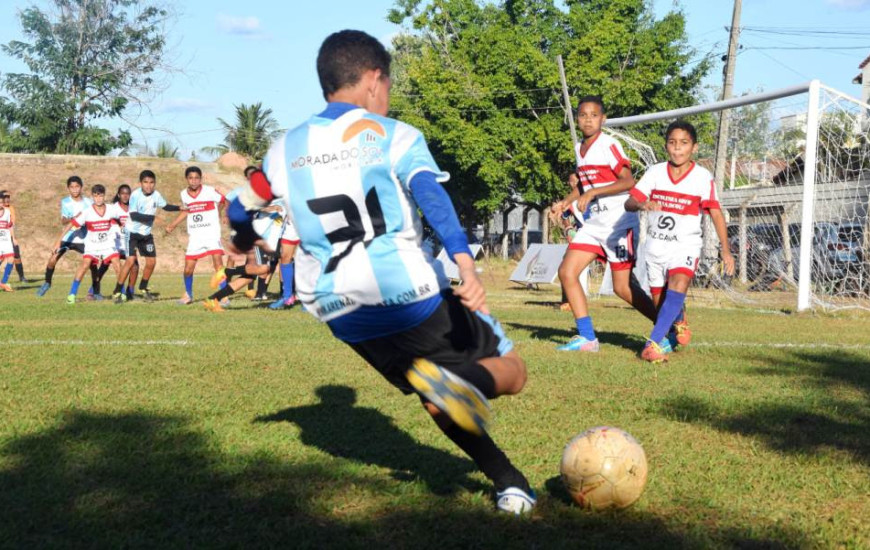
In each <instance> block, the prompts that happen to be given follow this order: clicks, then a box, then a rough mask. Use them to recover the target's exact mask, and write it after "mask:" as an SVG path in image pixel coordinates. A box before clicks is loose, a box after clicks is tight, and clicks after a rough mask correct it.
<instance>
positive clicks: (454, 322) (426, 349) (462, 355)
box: [348, 293, 513, 394]
mask: <svg viewBox="0 0 870 550" xmlns="http://www.w3.org/2000/svg"><path fill="white" fill-rule="evenodd" d="M442 298H443V301H442V302H441V305H439V306H438V309H436V310H435V311H434V312H433V313H432V315H430V316H429V318H428V319H426V320H425V321H423V322H422V323H420V324H419V325H417V326H416V327H414V328H412V329H409V330H406V331H404V332H400V333H397V334H391V335H389V336H383V337H381V338H375V339H372V340H366V341H364V342H357V343H348V345H349V346H350V347H351V348H353V350H354V351H355V352H357V353H358V354H359V355H360V356H361V357H362V358H363V359H365V360H366V361H367V362H368V363H369V364H370V365H372V366H373V367H374V368H375V369H376V370H377V371H378V372H379V373H381V375H382V376H383V377H384V378H386V379H387V380H388V381H389V382H390V383H391V384H392V385H394V386H396V387H397V388H399V389H400V390H401V391H402V393H405V394H410V393H414V390H413V388H412V387H411V385H410V384H409V383H408V381H407V379H406V378H405V372H406V371H407V370H408V368H410V367H411V363H412V362H413V361H414V359H417V358H419V357H423V358H425V359H428V360H429V361H432V362H433V363H435V364H436V365H439V366H441V367H443V368H445V369H447V370H449V371H453V370H455V369H457V368H460V367H463V366H465V365H469V364H471V363H476V362H478V361H480V360H481V359H486V358H488V357H499V356H501V355H504V354H505V353H507V352H508V351H510V349H511V348H512V347H513V343H512V342H511V341H510V340H509V339H508V338H507V337H506V336H505V335H504V332H503V331H502V329H501V326H500V325H499V324H498V322H497V321H495V319H493V318H492V317H489V316H485V315H484V316H481V315H478V314H476V313H472V312H471V311H469V310H468V309H466V308H465V307H464V306H463V305H462V303H461V302H460V301H459V298H457V297H456V296H454V295H453V293H446V294H442Z"/></svg>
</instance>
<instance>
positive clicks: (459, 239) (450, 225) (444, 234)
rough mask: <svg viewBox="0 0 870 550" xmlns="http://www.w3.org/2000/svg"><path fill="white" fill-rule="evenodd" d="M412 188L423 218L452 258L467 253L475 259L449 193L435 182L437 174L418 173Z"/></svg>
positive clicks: (412, 182) (428, 172) (412, 181)
mask: <svg viewBox="0 0 870 550" xmlns="http://www.w3.org/2000/svg"><path fill="white" fill-rule="evenodd" d="M410 188H411V194H412V195H413V197H414V200H415V201H416V202H417V206H419V207H420V210H422V211H423V217H425V218H426V221H428V222H429V225H431V226H432V229H434V230H435V234H436V235H438V238H439V239H440V240H441V243H442V244H443V245H444V248H445V249H447V253H448V254H450V257H451V258H453V256H454V255H456V254H459V253H461V252H465V253H466V254H468V255H469V256H471V257H472V258H473V257H474V255H473V254H471V249H470V248H469V247H468V237H466V236H465V231H463V230H462V226H461V225H460V224H459V218H458V217H457V216H456V209H454V208H453V203H452V202H450V196H449V195H447V191H445V190H444V187H443V186H442V185H441V184H440V183H438V182H437V181H436V180H435V174H433V173H432V172H430V171H428V170H424V171H421V172H417V173H416V174H415V175H414V177H413V178H412V179H411V185H410Z"/></svg>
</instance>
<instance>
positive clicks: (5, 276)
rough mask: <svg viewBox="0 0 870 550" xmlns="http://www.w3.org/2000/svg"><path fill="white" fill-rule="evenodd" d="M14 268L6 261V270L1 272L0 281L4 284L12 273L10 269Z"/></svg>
mask: <svg viewBox="0 0 870 550" xmlns="http://www.w3.org/2000/svg"><path fill="white" fill-rule="evenodd" d="M14 268H15V265H14V264H13V263H12V262H6V270H5V271H4V272H3V281H2V283H3V284H4V285H5V284H6V281H8V280H9V275H11V274H12V270H13V269H14Z"/></svg>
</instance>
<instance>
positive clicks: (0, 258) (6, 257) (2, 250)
mask: <svg viewBox="0 0 870 550" xmlns="http://www.w3.org/2000/svg"><path fill="white" fill-rule="evenodd" d="M14 227H15V223H14V222H13V221H12V211H11V210H9V209H8V208H6V207H5V205H4V203H3V201H2V200H0V264H2V263H3V262H4V261H5V262H6V269H4V270H3V279H2V280H0V290H3V291H4V292H12V287H11V286H10V285H9V275H11V274H12V266H13V265H14V260H15V245H14V244H13V243H14V242H15V230H14Z"/></svg>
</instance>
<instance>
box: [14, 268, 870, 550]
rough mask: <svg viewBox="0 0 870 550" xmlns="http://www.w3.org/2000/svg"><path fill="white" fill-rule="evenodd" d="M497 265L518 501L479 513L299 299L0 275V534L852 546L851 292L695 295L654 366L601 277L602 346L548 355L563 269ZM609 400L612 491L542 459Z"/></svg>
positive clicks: (22, 540) (496, 544)
mask: <svg viewBox="0 0 870 550" xmlns="http://www.w3.org/2000/svg"><path fill="white" fill-rule="evenodd" d="M503 275H504V274H502V273H499V274H498V276H497V277H487V278H486V279H485V283H486V284H487V285H488V288H489V291H490V294H489V296H490V300H489V301H490V304H491V307H492V309H493V311H494V313H495V314H496V315H497V316H498V318H499V319H500V320H501V322H502V324H503V325H504V326H505V329H506V330H507V332H508V335H509V336H511V337H512V338H513V339H514V340H515V342H516V343H517V347H518V349H519V351H520V352H521V354H522V355H523V356H524V357H525V358H526V360H527V362H528V365H529V383H528V385H527V387H526V390H525V391H524V392H523V393H522V394H521V395H519V396H516V397H511V398H503V399H501V400H498V401H496V402H494V410H495V415H496V421H495V424H494V426H493V428H492V434H493V437H494V438H495V440H496V441H497V442H498V443H500V444H501V445H502V446H503V448H504V449H505V450H506V452H507V453H508V455H509V456H510V457H511V459H512V460H513V461H514V463H515V464H517V465H518V466H519V467H520V468H521V469H522V470H523V471H524V472H525V473H526V474H527V475H528V477H529V478H530V480H531V482H532V485H533V486H534V487H535V489H536V490H537V491H538V495H539V507H538V508H537V509H536V511H535V513H534V515H533V517H532V518H529V519H516V518H510V517H504V516H500V515H497V514H496V513H495V512H494V511H493V505H492V500H491V498H490V494H489V490H490V486H489V484H488V483H487V481H486V480H485V478H484V477H483V476H482V475H481V474H479V473H477V472H476V471H474V468H473V465H472V463H471V462H470V461H469V460H467V459H466V458H464V457H463V456H462V455H461V454H459V452H458V450H455V449H454V448H453V447H452V446H451V445H450V443H449V441H447V440H446V438H444V437H443V436H442V435H441V434H440V433H438V432H437V431H436V430H435V429H434V427H432V426H430V420H429V419H428V417H427V416H426V415H425V414H424V413H423V411H422V409H421V408H420V407H419V406H417V405H416V402H415V400H414V398H410V397H403V396H402V395H401V394H399V393H398V392H396V391H393V390H392V388H391V387H390V386H389V385H388V384H386V383H385V382H384V381H383V380H382V379H381V378H380V377H379V375H377V373H375V372H374V370H372V369H371V368H369V367H367V366H366V365H365V364H364V363H363V361H362V360H361V359H358V358H357V357H356V355H355V354H353V352H352V351H351V350H350V349H349V348H347V347H345V346H343V345H341V344H339V343H337V342H336V341H335V340H333V339H332V337H331V335H330V334H329V332H328V330H327V329H326V328H325V327H324V326H320V325H319V324H318V323H317V322H316V321H315V320H314V319H313V318H312V317H311V316H309V315H307V314H304V313H303V312H302V311H301V310H299V309H298V308H295V309H293V310H290V311H283V312H272V311H268V310H265V311H264V310H261V309H258V308H254V307H250V302H248V301H247V300H246V299H244V298H241V299H236V300H235V301H234V306H233V308H232V309H231V310H230V311H228V312H226V313H224V314H220V315H217V314H212V313H208V312H206V311H204V310H203V309H202V307H201V305H199V304H197V305H192V306H187V307H181V306H176V305H175V304H174V300H173V299H172V298H176V297H177V296H178V295H179V294H180V292H181V290H182V289H181V278H180V276H172V277H170V276H160V277H156V278H155V279H154V281H153V283H152V286H153V287H155V288H156V289H157V290H158V291H162V292H163V296H162V298H165V299H163V300H161V301H159V302H158V303H156V304H143V303H131V304H125V305H123V306H115V305H113V304H111V303H108V302H104V303H88V302H84V301H83V300H82V301H81V302H80V303H79V304H77V305H76V306H74V307H70V306H67V305H66V304H64V303H63V300H64V298H65V295H66V291H67V290H68V288H69V278H68V277H62V276H58V277H56V281H55V284H54V287H53V288H52V290H51V291H50V292H49V294H48V295H47V296H46V297H45V298H44V299H42V300H39V299H37V298H36V297H35V294H34V293H35V288H36V286H38V285H28V286H30V287H32V288H28V289H26V290H21V291H19V292H16V293H13V294H0V311H2V312H3V315H2V320H0V331H2V337H0V341H2V342H4V344H5V345H3V354H2V357H3V359H2V361H0V415H2V418H3V419H4V420H3V422H0V509H2V510H3V512H2V513H0V547H2V548H34V547H51V548H72V547H76V548H79V547H112V548H117V547H132V548H141V547H161V548H190V547H207V548H216V547H266V546H280V547H285V548H366V549H369V550H370V549H371V548H373V547H375V545H377V547H382V548H408V547H412V546H413V547H418V548H434V547H439V548H469V547H474V548H579V547H584V548H586V547H590V548H597V547H612V548H626V547H638V548H677V547H682V548H734V547H739V548H780V547H781V548H815V547H823V548H868V547H870V525H868V524H867V518H868V517H870V498H868V495H870V342H868V341H867V338H866V335H867V334H868V333H870V316H868V315H866V314H860V313H855V314H840V315H835V316H834V315H812V314H808V315H792V314H781V313H775V312H772V313H761V312H757V311H752V310H746V309H739V308H705V307H699V306H696V307H693V308H692V309H691V310H690V320H691V321H692V327H693V330H694V332H695V335H696V336H695V342H694V344H693V346H692V347H691V348H689V349H688V350H685V351H681V352H678V353H676V354H675V355H674V357H673V358H672V360H671V362H670V363H669V364H668V365H666V366H649V365H646V364H644V363H642V362H641V361H640V360H639V359H637V358H636V355H637V352H638V351H639V349H640V347H641V345H642V343H643V338H644V336H645V334H646V333H647V331H648V324H647V323H646V322H645V320H644V319H642V318H641V317H640V316H639V315H638V314H635V313H633V312H631V311H630V310H628V309H626V308H624V307H622V306H621V305H619V303H618V302H616V301H613V300H610V299H603V300H597V301H595V302H594V303H593V307H592V314H593V316H594V319H595V322H596V329H597V330H598V332H599V336H600V339H601V341H602V343H603V346H602V353H600V354H599V355H578V354H566V353H558V352H556V351H555V350H554V348H555V345H556V344H557V343H561V342H564V341H566V340H567V339H568V338H569V337H570V335H571V332H570V330H571V326H572V324H573V323H572V322H571V318H570V315H569V314H566V313H562V312H559V311H558V310H557V309H556V308H555V307H554V305H555V302H556V301H557V300H558V297H559V296H558V291H557V290H556V289H542V290H525V289H521V288H519V287H517V286H511V285H509V284H507V283H498V282H496V284H493V282H492V281H493V280H504V279H505V278H506V277H505V276H503ZM113 280H114V278H113V276H112V275H111V274H109V275H108V276H107V283H106V286H109V287H110V286H111V284H112V281H113ZM82 286H83V287H86V286H87V285H86V284H83V285H82ZM195 286H196V289H195V290H196V293H197V295H198V297H199V298H202V297H203V296H204V293H205V291H206V286H207V278H205V277H201V276H198V277H197V278H196V285H195ZM84 294H85V288H83V289H82V290H81V291H80V293H79V295H80V298H83V297H84ZM602 424H606V425H614V426H618V427H621V428H623V429H625V430H627V431H629V432H630V433H632V434H633V435H634V436H636V437H637V438H638V439H639V440H640V441H641V443H642V444H643V445H644V448H645V450H646V453H647V458H648V461H649V465H650V480H649V484H648V486H647V489H646V492H645V493H644V495H643V496H642V497H641V499H640V501H639V502H638V503H637V504H636V505H635V506H634V507H632V508H631V509H629V510H626V511H623V512H619V513H591V512H585V511H582V510H580V509H578V508H576V507H575V506H573V505H571V504H570V503H569V502H568V500H567V497H566V495H565V493H564V491H563V490H562V488H561V484H560V481H559V479H558V465H559V458H560V455H561V451H562V447H563V446H564V444H565V443H566V442H567V441H568V440H569V439H570V438H571V437H572V436H573V435H575V434H576V433H579V432H580V431H582V430H584V429H586V428H588V427H592V426H596V425H602Z"/></svg>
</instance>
